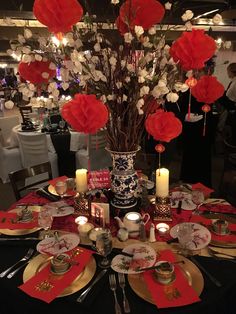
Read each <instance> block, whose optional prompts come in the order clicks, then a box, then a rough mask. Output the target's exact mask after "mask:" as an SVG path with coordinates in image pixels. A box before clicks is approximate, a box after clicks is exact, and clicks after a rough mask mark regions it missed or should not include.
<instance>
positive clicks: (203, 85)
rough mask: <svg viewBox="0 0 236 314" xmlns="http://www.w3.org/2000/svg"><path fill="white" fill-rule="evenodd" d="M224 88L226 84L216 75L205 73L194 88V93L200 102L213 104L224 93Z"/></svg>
mask: <svg viewBox="0 0 236 314" xmlns="http://www.w3.org/2000/svg"><path fill="white" fill-rule="evenodd" d="M224 90H225V89H224V86H223V85H222V84H221V83H220V82H219V81H217V78H216V77H215V76H209V75H204V76H202V77H201V78H200V79H199V81H198V82H197V84H196V85H195V86H194V87H193V88H192V95H193V96H194V97H195V98H196V99H197V101H199V102H204V103H206V104H212V103H214V102H215V101H216V100H217V99H218V98H220V97H221V96H222V95H223V94H224Z"/></svg>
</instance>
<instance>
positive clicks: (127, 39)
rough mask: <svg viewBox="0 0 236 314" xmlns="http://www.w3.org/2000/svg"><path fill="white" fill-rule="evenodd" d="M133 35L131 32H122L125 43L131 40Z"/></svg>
mask: <svg viewBox="0 0 236 314" xmlns="http://www.w3.org/2000/svg"><path fill="white" fill-rule="evenodd" d="M133 38H134V37H133V35H132V34H131V33H125V34H124V40H125V42H126V43H128V44H130V43H131V41H132V40H133Z"/></svg>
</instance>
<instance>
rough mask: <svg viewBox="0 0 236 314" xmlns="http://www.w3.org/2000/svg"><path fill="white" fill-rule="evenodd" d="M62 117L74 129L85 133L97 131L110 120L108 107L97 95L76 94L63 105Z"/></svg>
mask: <svg viewBox="0 0 236 314" xmlns="http://www.w3.org/2000/svg"><path fill="white" fill-rule="evenodd" d="M61 115H62V117H63V118H64V119H65V120H66V121H67V122H68V123H69V124H70V125H71V126H72V128H73V129H75V130H76V131H79V132H83V133H90V134H94V133H96V132H97V131H98V130H99V129H100V128H102V127H104V125H105V124H106V123H107V120H108V110H107V107H106V106H105V105H104V104H103V103H102V102H101V101H100V100H98V99H97V98H96V96H95V95H84V94H76V95H75V97H74V99H72V100H71V101H69V102H68V103H66V104H65V105H64V106H63V107H62V111H61Z"/></svg>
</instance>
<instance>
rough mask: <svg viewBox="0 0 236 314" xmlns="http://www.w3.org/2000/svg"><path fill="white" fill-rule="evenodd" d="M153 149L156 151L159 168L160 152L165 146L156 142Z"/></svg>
mask: <svg viewBox="0 0 236 314" xmlns="http://www.w3.org/2000/svg"><path fill="white" fill-rule="evenodd" d="M155 150H156V151H157V152H158V168H159V169H161V154H162V153H163V152H164V151H165V146H164V145H162V144H161V143H160V144H157V145H156V146H155Z"/></svg>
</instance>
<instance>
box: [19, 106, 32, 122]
mask: <svg viewBox="0 0 236 314" xmlns="http://www.w3.org/2000/svg"><path fill="white" fill-rule="evenodd" d="M19 110H20V114H21V117H22V121H23V123H25V122H27V121H29V120H30V117H29V114H30V113H32V107H31V106H20V107H19Z"/></svg>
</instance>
